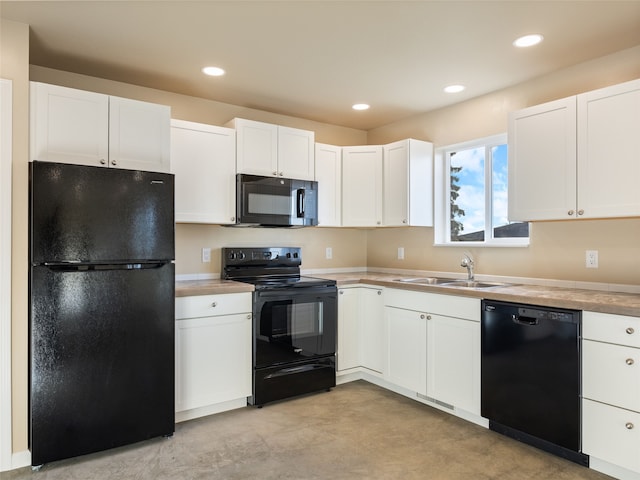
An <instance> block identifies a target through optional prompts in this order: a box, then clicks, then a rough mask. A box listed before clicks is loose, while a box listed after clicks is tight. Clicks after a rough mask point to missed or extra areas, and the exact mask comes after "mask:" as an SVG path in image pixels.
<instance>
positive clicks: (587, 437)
mask: <svg viewBox="0 0 640 480" xmlns="http://www.w3.org/2000/svg"><path fill="white" fill-rule="evenodd" d="M582 451H583V452H584V453H586V454H588V455H593V456H594V457H597V458H599V459H601V460H604V461H606V462H610V463H613V464H615V465H619V466H620V467H623V468H627V469H629V470H634V471H636V472H640V414H638V413H634V412H630V411H628V410H624V409H622V408H616V407H612V406H609V405H605V404H602V403H598V402H592V401H590V400H583V401H582Z"/></svg>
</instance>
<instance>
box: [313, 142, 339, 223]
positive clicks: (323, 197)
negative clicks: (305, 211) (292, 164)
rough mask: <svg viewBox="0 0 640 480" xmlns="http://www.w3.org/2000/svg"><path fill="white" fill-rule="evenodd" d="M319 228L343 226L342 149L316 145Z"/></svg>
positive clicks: (333, 146)
mask: <svg viewBox="0 0 640 480" xmlns="http://www.w3.org/2000/svg"><path fill="white" fill-rule="evenodd" d="M315 156H316V161H315V164H316V181H317V182H318V226H319V227H339V226H340V225H342V148H341V147H337V146H335V145H326V144H324V143H316V155H315Z"/></svg>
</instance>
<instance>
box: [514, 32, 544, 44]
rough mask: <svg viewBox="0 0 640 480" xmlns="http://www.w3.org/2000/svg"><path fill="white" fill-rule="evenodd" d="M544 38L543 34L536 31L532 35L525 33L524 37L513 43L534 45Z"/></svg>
mask: <svg viewBox="0 0 640 480" xmlns="http://www.w3.org/2000/svg"><path fill="white" fill-rule="evenodd" d="M543 39H544V37H543V36H542V35H540V34H539V33H534V34H532V35H525V36H523V37H520V38H516V40H515V41H514V42H513V44H514V45H515V46H516V47H532V46H534V45H537V44H539V43H540V42H541V41H542V40H543Z"/></svg>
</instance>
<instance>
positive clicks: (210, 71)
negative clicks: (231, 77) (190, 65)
mask: <svg viewBox="0 0 640 480" xmlns="http://www.w3.org/2000/svg"><path fill="white" fill-rule="evenodd" d="M202 73H204V74H205V75H210V76H212V77H220V76H222V75H224V70H223V69H222V68H220V67H204V68H203V69H202Z"/></svg>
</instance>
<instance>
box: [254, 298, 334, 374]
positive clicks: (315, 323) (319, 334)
mask: <svg viewBox="0 0 640 480" xmlns="http://www.w3.org/2000/svg"><path fill="white" fill-rule="evenodd" d="M253 308H254V366H255V367H256V368H264V367H268V366H275V365H281V364H285V363H292V362H299V361H304V360H309V359H313V358H317V357H322V356H328V355H333V354H335V351H336V327H337V323H338V322H337V317H338V304H337V288H336V287H335V286H317V287H292V288H276V289H272V290H258V291H255V292H254V305H253Z"/></svg>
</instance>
